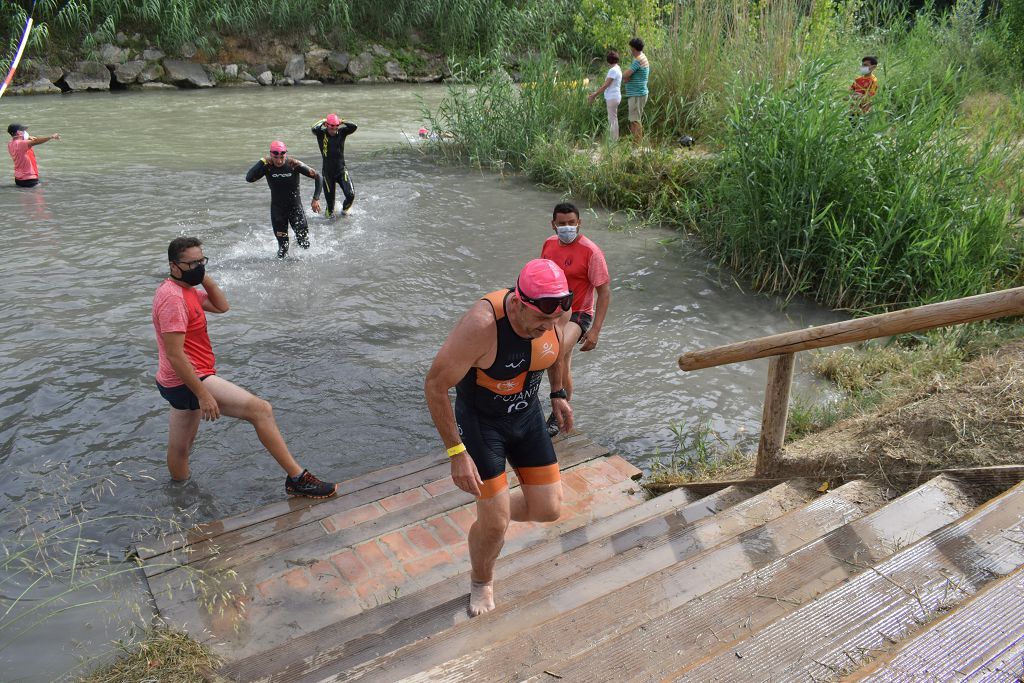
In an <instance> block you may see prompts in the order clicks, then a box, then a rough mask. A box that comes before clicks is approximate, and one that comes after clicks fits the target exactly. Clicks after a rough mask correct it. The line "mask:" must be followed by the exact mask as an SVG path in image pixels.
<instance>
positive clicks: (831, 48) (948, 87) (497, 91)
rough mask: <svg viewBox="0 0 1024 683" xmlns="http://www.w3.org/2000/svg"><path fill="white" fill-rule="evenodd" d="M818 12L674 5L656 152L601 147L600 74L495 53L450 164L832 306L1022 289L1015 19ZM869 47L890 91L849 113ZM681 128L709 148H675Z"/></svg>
mask: <svg viewBox="0 0 1024 683" xmlns="http://www.w3.org/2000/svg"><path fill="white" fill-rule="evenodd" d="M803 7H804V5H803V4H802V3H798V2H796V0H780V1H778V2H758V3H747V2H741V3H715V2H711V0H695V1H694V2H693V3H686V4H684V5H681V6H678V7H677V8H676V10H675V12H674V13H673V15H672V17H671V18H670V20H669V21H670V23H669V24H668V25H667V26H666V39H665V44H664V46H663V47H662V48H661V49H655V50H650V51H649V52H650V56H651V60H652V72H651V74H652V75H651V92H652V95H651V101H650V102H649V103H648V110H647V111H648V113H649V118H648V122H647V124H646V131H647V133H648V140H647V142H646V143H645V146H644V147H643V148H642V149H639V150H638V149H635V148H633V147H632V146H631V145H630V144H629V143H628V142H626V141H620V143H619V144H618V145H610V144H608V143H607V142H606V141H605V140H604V133H603V129H604V127H605V122H604V112H603V109H602V108H601V107H599V106H596V105H595V106H587V104H586V101H585V98H584V94H585V92H586V90H589V89H592V88H593V87H595V86H596V85H597V84H598V82H596V81H595V82H593V83H591V84H590V85H589V87H588V88H586V89H584V88H582V87H580V86H579V85H576V84H578V83H580V82H581V81H582V79H583V78H585V77H586V76H587V72H588V70H592V69H593V68H594V67H592V66H591V65H590V63H587V64H583V63H565V62H559V61H557V60H556V59H555V58H554V57H553V56H552V55H550V54H541V55H540V56H538V57H537V58H536V59H533V60H531V61H530V62H529V63H527V64H524V65H522V66H521V80H522V81H523V83H524V85H523V87H521V88H520V87H518V86H517V85H515V84H514V83H513V82H512V79H511V78H510V76H509V75H508V74H507V73H506V69H505V68H504V67H503V65H502V62H501V61H500V60H499V59H496V58H495V59H484V60H479V61H474V62H470V63H467V64H466V65H464V66H463V68H462V69H461V71H460V72H459V76H460V77H461V79H462V83H458V82H455V83H452V84H450V86H449V87H450V92H449V97H448V99H447V100H446V101H445V103H444V104H443V105H442V106H441V108H440V109H439V110H438V111H437V112H435V113H434V115H433V125H434V128H435V129H437V130H443V131H445V132H446V133H447V134H448V136H449V137H447V138H446V140H445V142H443V143H440V144H436V145H435V151H436V153H437V154H438V155H439V156H441V157H442V158H446V159H449V160H452V161H462V162H466V161H468V162H470V163H474V164H479V165H481V166H488V167H495V168H509V169H514V170H523V171H526V172H528V173H530V174H531V175H532V176H533V177H534V178H536V179H537V180H539V181H541V182H543V183H546V184H549V185H551V186H553V187H557V188H561V189H564V190H566V191H567V192H569V193H571V194H572V195H573V196H575V197H577V198H580V199H584V200H587V201H590V202H595V203H601V204H604V205H605V206H608V207H610V208H613V209H620V210H629V211H636V212H641V213H643V214H645V215H646V216H647V217H648V218H649V219H650V220H656V221H662V222H665V223H669V224H672V225H676V226H679V227H680V228H682V229H685V230H687V231H690V232H692V233H695V234H696V235H698V236H699V237H700V238H701V239H702V240H703V241H704V242H705V243H706V244H707V245H708V247H709V249H710V251H711V252H712V253H714V254H716V255H717V256H718V257H719V258H720V259H721V261H722V262H723V263H724V264H726V265H728V266H730V267H731V268H733V269H734V270H735V271H736V272H738V273H739V274H740V275H742V276H743V277H744V279H746V280H748V281H750V282H752V283H753V285H754V286H755V287H756V288H757V289H759V290H762V291H771V292H777V293H782V294H784V295H786V296H794V295H807V296H810V297H813V298H815V299H817V300H818V301H820V302H822V303H825V304H827V305H830V306H833V307H837V308H845V309H849V310H852V311H855V312H877V311H878V310H883V309H887V308H898V307H905V306H910V305H916V304H920V303H927V302H932V301H937V300H944V299H949V298H955V297H959V296H966V295H970V294H977V293H979V292H983V291H989V290H992V289H998V288H1001V287H1008V286H1015V285H1019V284H1022V283H1024V278H1022V272H1021V265H1020V264H1021V258H1020V256H1021V253H1022V250H1021V235H1020V231H1019V228H1018V227H1017V225H1016V223H1017V219H1018V217H1019V214H1018V212H1019V208H1018V206H1019V200H1020V198H1021V186H1020V180H1019V179H1020V174H1021V170H1022V157H1021V154H1020V149H1021V148H1020V145H1019V144H1018V139H1019V138H1020V136H1021V135H1022V133H1024V125H1022V123H1024V114H1022V109H1021V106H1020V105H1021V100H1022V96H1021V90H1020V88H1019V83H1020V80H1019V76H1018V75H1017V72H1014V71H1012V70H1010V67H1009V66H1008V65H1009V64H1011V62H1012V60H1011V57H1012V52H1011V51H1009V50H1008V49H1006V46H1005V45H1006V44H1005V40H1004V38H1003V33H1001V32H1000V31H1001V29H1000V26H1003V25H1004V23H1005V22H1003V23H1000V22H1001V20H1000V19H999V17H989V18H985V17H983V16H982V15H981V10H980V7H981V6H980V4H979V3H978V2H971V1H967V0H962V1H961V2H959V3H957V4H956V5H955V6H954V7H953V8H952V10H951V11H950V12H949V13H947V14H945V15H936V14H934V13H930V12H927V11H925V12H922V13H919V14H917V15H915V16H913V17H907V16H905V15H904V14H902V13H900V12H898V11H894V10H893V8H892V6H891V5H886V4H877V5H872V4H871V3H861V2H854V1H852V0H850V1H849V2H846V1H844V0H833V1H828V0H823V1H821V2H815V3H813V4H812V5H811V9H810V11H809V12H804V11H802V8H803ZM619 47H620V48H622V47H623V46H619ZM865 53H871V54H878V55H879V56H880V59H881V66H880V68H879V70H878V76H879V78H880V81H881V89H880V92H879V94H878V95H877V97H875V98H874V100H873V108H872V110H871V112H870V113H868V114H866V115H862V116H851V106H850V100H849V98H848V95H847V93H848V88H849V85H850V83H851V82H852V80H853V77H854V75H855V69H856V68H857V67H858V66H859V64H860V58H861V56H863V54H865ZM626 63H627V64H628V61H627V62H626ZM602 75H603V70H601V71H599V72H598V75H597V76H596V78H597V79H600V78H601V76H602ZM470 83H471V84H472V85H471V86H470V85H469V84H470ZM624 109H625V105H623V106H622V107H621V108H620V111H621V112H622V115H623V116H624V114H625V112H624ZM996 112H998V116H993V113H996ZM620 127H621V128H623V129H625V126H624V125H621V126H620ZM684 133H685V134H691V135H694V136H696V137H697V138H698V140H699V141H700V142H701V143H702V144H701V145H700V146H699V148H698V150H697V153H693V152H692V151H689V150H683V149H680V148H678V147H677V146H676V145H675V144H674V141H675V140H676V139H677V138H678V137H679V136H680V135H682V134H684Z"/></svg>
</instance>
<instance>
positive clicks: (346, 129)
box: [341, 121, 359, 136]
mask: <svg viewBox="0 0 1024 683" xmlns="http://www.w3.org/2000/svg"><path fill="white" fill-rule="evenodd" d="M358 127H359V126H357V125H356V124H354V123H349V122H347V121H346V122H345V125H344V126H342V128H341V134H342V135H345V136H349V135H352V133H355V132H356V128H358Z"/></svg>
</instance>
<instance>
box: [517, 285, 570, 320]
mask: <svg viewBox="0 0 1024 683" xmlns="http://www.w3.org/2000/svg"><path fill="white" fill-rule="evenodd" d="M516 294H518V295H519V300H520V301H522V302H523V303H527V304H529V305H531V306H533V307H534V308H536V309H537V310H538V311H540V312H541V313H543V314H544V315H551V314H552V313H554V312H555V311H556V310H558V309H559V308H561V309H562V310H563V311H568V310H569V309H570V308H572V292H569V293H568V294H566V295H565V296H545V297H541V298H539V299H534V298H533V297H530V296H526V295H525V294H523V290H521V289H519V286H518V285H516Z"/></svg>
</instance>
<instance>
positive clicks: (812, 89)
mask: <svg viewBox="0 0 1024 683" xmlns="http://www.w3.org/2000/svg"><path fill="white" fill-rule="evenodd" d="M832 72H833V65H830V64H827V63H823V62H812V63H809V64H808V65H807V66H806V67H805V68H804V69H802V70H801V72H800V73H799V76H798V78H796V79H795V80H794V81H793V82H792V83H789V84H778V83H774V82H771V81H761V82H758V83H754V84H752V85H750V86H749V87H748V88H747V89H746V90H745V91H744V92H743V93H742V94H741V95H740V97H739V98H738V100H737V101H736V102H735V104H734V105H733V107H732V109H731V111H730V114H729V117H728V125H729V128H728V131H727V133H726V137H725V151H724V155H725V158H724V159H723V161H724V163H723V169H724V173H723V176H722V181H721V185H720V188H719V192H718V197H717V202H718V203H719V205H720V206H721V207H722V215H723V216H725V217H726V218H725V220H723V221H721V223H720V224H719V225H718V226H717V228H716V231H715V233H714V235H713V236H712V239H713V240H714V241H715V242H716V243H717V244H718V245H719V248H720V250H721V253H722V254H723V257H724V258H725V259H726V260H727V262H728V263H729V264H730V265H731V266H732V267H733V268H735V269H736V270H738V271H739V272H741V273H743V274H744V275H745V276H747V277H748V278H750V279H751V280H752V281H753V283H754V285H755V286H757V287H759V288H761V289H765V290H771V291H780V292H786V293H789V294H790V295H792V294H797V293H805V294H810V295H812V296H814V297H816V298H817V299H818V300H820V301H822V302H823V303H826V304H828V305H831V306H834V307H841V308H848V309H854V310H870V309H875V308H878V307H885V306H906V305H912V304H918V303H925V302H930V301H936V300H941V299H947V298H955V297H959V296H966V295H969V294H976V293H979V292H983V291H986V290H987V289H989V288H991V287H993V286H996V285H997V284H998V283H1000V282H1001V281H1003V279H1004V275H1005V272H1006V268H1007V267H1008V266H1009V265H1010V264H1009V263H1008V256H1009V253H1010V252H1009V250H1008V244H1009V242H1010V239H1011V236H1012V232H1011V229H1010V226H1009V222H1008V219H1009V217H1010V216H1011V215H1012V211H1013V208H1014V206H1015V203H1016V200H1017V198H1018V197H1019V191H1018V183H1016V181H1015V180H1014V179H1013V174H1014V169H1019V166H1020V165H1019V161H1017V160H1016V159H1015V158H1014V155H1013V154H1012V153H1011V149H1012V148H1010V147H1008V146H1005V145H998V144H996V140H997V138H995V137H989V138H987V139H985V140H983V141H981V142H980V143H979V142H978V141H977V140H975V139H973V138H971V137H969V136H968V131H966V130H965V129H963V128H962V127H960V126H959V125H958V124H957V120H956V117H955V114H954V112H955V106H954V105H955V99H956V98H955V95H954V93H955V92H956V86H955V85H954V84H952V83H951V81H954V80H955V73H954V71H953V70H952V69H947V71H946V72H944V73H941V74H939V75H938V76H933V77H928V78H925V79H924V80H923V81H921V82H919V83H917V85H916V87H914V88H912V89H911V87H910V86H909V85H908V86H907V87H906V88H904V89H901V91H900V92H899V93H893V94H890V93H889V89H888V88H885V89H883V90H882V91H881V92H880V94H879V96H878V97H877V98H876V101H875V105H874V108H873V110H872V111H871V113H870V114H868V115H851V113H850V112H851V109H850V105H849V103H848V102H847V101H846V98H845V96H844V90H843V89H842V85H843V83H837V82H836V79H835V78H834V77H833V75H832ZM1008 181H1009V184H1007V182H1008Z"/></svg>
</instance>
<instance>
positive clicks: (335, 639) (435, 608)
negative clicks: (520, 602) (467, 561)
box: [219, 481, 761, 683]
mask: <svg viewBox="0 0 1024 683" xmlns="http://www.w3.org/2000/svg"><path fill="white" fill-rule="evenodd" d="M573 485H574V484H573V482H571V481H570V482H567V488H569V489H571V488H572V487H573ZM760 492H761V490H759V489H755V488H753V487H747V488H746V489H727V490H723V491H720V492H719V493H717V494H715V495H713V496H708V497H706V498H702V499H700V500H699V501H692V498H693V494H691V493H689V492H687V491H684V490H683V489H679V490H677V491H675V492H673V493H671V494H667V495H664V496H659V497H657V498H654V499H652V500H650V501H647V502H645V503H643V504H642V505H638V506H636V507H633V508H629V509H626V510H622V511H621V512H618V513H616V514H613V515H611V516H608V517H605V518H602V519H598V520H596V521H594V522H592V523H591V524H588V525H587V526H583V527H580V528H577V529H574V530H572V531H570V532H568V533H566V534H563V535H561V536H559V537H557V538H554V539H552V540H550V541H548V542H545V543H542V544H539V545H536V546H533V547H531V548H527V549H524V550H520V551H519V552H512V553H508V548H507V546H506V551H505V552H506V553H507V554H505V555H504V556H503V557H501V558H500V559H499V560H498V563H497V565H496V568H495V571H496V577H497V580H498V582H499V583H500V584H502V585H504V586H506V587H507V588H506V592H505V594H504V599H505V600H506V601H510V602H511V601H514V600H517V599H519V598H521V597H523V596H524V595H526V594H527V593H529V592H531V591H533V590H536V589H537V588H538V587H539V586H540V585H541V584H540V582H541V581H542V580H544V579H543V575H542V574H541V572H538V571H537V569H535V568H536V567H538V566H540V565H541V564H542V563H548V562H550V561H552V560H558V559H560V558H563V557H565V556H567V555H569V554H571V553H572V552H573V551H576V550H577V549H578V548H581V547H583V546H586V545H588V544H592V543H600V542H601V541H605V543H604V547H606V548H612V549H614V548H615V547H618V545H619V544H621V541H618V540H616V539H618V538H620V534H621V532H623V531H625V530H628V529H630V528H631V527H634V526H637V525H641V526H643V525H644V524H645V523H647V525H648V528H650V529H651V533H653V532H654V531H653V527H652V526H651V524H654V525H656V526H658V527H659V528H662V529H664V528H677V527H682V526H684V525H691V524H693V523H694V522H696V521H698V520H700V519H703V518H706V517H710V516H711V515H713V514H715V513H717V512H720V511H721V510H724V509H726V508H728V507H730V506H732V505H735V504H737V503H740V502H742V501H743V500H746V499H747V498H749V497H750V496H751V495H755V494H757V493H760ZM468 585H469V575H468V573H463V574H461V575H460V576H458V577H456V578H454V579H451V580H447V581H443V582H440V583H435V584H434V585H432V586H430V587H429V588H427V589H425V590H422V591H419V592H415V593H409V594H407V595H403V596H401V597H400V598H399V599H398V600H394V601H391V602H387V603H384V604H382V605H380V606H379V607H376V608H374V609H370V610H366V611H364V612H362V613H360V614H358V615H355V616H354V617H351V618H349V619H345V620H342V621H338V622H336V623H334V624H331V625H330V626H328V627H325V628H323V629H321V630H319V631H317V632H314V633H310V634H307V635H305V636H301V637H299V638H296V639H294V640H292V641H291V642H289V643H288V644H287V645H286V646H284V647H281V648H277V649H275V650H273V651H271V652H267V653H263V654H258V655H255V656H253V657H249V658H246V659H243V660H239V661H237V662H234V663H232V664H229V665H228V666H225V667H224V668H222V669H221V670H220V672H219V673H220V674H221V675H222V676H223V677H225V678H228V679H230V680H233V681H253V680H263V681H282V682H284V681H288V682H289V683H291V682H293V681H299V680H315V679H316V678H317V677H320V676H324V675H328V674H330V673H331V672H335V671H344V670H345V669H347V668H350V667H354V666H357V665H359V664H362V663H364V662H366V661H369V660H371V659H373V658H375V657H377V656H380V655H382V654H384V653H386V652H389V651H390V650H393V649H395V648H397V647H400V646H402V645H405V644H408V643H410V642H413V641H415V640H416V639H418V638H420V637H423V636H424V635H427V634H430V633H437V632H440V631H442V630H444V629H445V628H448V627H449V626H451V625H453V624H455V623H460V622H461V621H464V620H466V619H467V618H468V617H467V615H466V600H467V598H466V595H467V587H468Z"/></svg>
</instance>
